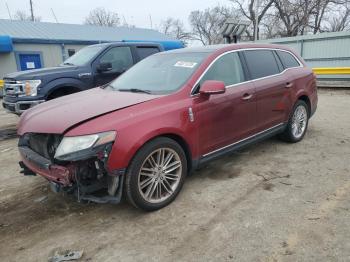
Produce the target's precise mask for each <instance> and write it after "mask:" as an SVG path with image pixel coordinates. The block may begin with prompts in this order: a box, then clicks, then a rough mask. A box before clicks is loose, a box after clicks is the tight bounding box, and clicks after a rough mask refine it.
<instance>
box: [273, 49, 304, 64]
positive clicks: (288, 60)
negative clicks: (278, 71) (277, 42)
mask: <svg viewBox="0 0 350 262" xmlns="http://www.w3.org/2000/svg"><path fill="white" fill-rule="evenodd" d="M277 54H278V56H279V58H280V59H281V61H282V64H283V66H284V68H291V67H297V66H300V65H299V62H298V61H297V60H296V59H295V57H294V56H292V55H291V54H290V53H288V52H284V51H277Z"/></svg>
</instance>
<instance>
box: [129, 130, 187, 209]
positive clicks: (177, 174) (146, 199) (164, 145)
mask: <svg viewBox="0 0 350 262" xmlns="http://www.w3.org/2000/svg"><path fill="white" fill-rule="evenodd" d="M186 173H187V160H186V156H185V153H184V151H183V149H182V148H181V146H180V145H179V144H178V143H176V142H175V141H174V140H172V139H169V138H166V137H160V138H156V139H154V140H152V141H151V142H149V143H147V144H146V145H145V146H143V147H142V148H141V149H140V150H139V151H138V152H137V153H136V155H135V157H134V158H133V160H132V162H131V164H130V166H129V168H128V171H127V174H126V181H125V191H126V194H127V198H128V200H129V202H131V203H132V204H133V205H134V206H136V207H138V208H141V209H144V210H146V211H153V210H157V209H160V208H163V207H165V206H166V205H168V204H169V203H171V202H172V201H173V200H174V199H175V198H176V196H177V194H178V193H179V192H180V190H181V188H182V185H183V183H184V179H185V177H186Z"/></svg>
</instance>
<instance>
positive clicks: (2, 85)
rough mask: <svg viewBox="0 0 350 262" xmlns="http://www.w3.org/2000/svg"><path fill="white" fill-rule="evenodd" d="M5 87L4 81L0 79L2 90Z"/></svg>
mask: <svg viewBox="0 0 350 262" xmlns="http://www.w3.org/2000/svg"><path fill="white" fill-rule="evenodd" d="M3 87H4V80H1V79H0V89H1V88H3Z"/></svg>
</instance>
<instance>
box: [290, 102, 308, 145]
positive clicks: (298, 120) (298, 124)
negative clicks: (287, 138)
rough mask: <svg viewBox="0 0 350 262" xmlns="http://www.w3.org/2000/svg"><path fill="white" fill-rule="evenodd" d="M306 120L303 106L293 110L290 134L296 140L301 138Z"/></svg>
mask: <svg viewBox="0 0 350 262" xmlns="http://www.w3.org/2000/svg"><path fill="white" fill-rule="evenodd" d="M307 120H308V116H307V111H306V108H305V107H304V106H303V105H299V106H298V107H297V108H296V109H295V111H294V114H293V118H292V134H293V136H294V137H295V138H296V139H299V138H300V137H302V136H303V134H304V132H305V129H306V124H307Z"/></svg>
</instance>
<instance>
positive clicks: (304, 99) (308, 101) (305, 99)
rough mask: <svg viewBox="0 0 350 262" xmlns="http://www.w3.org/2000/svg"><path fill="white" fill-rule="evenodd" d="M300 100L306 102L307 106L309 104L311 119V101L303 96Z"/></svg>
mask: <svg viewBox="0 0 350 262" xmlns="http://www.w3.org/2000/svg"><path fill="white" fill-rule="evenodd" d="M298 100H302V101H304V102H305V103H306V104H307V107H308V114H309V117H310V114H311V103H310V99H309V98H308V97H307V96H306V95H302V96H300V97H299V98H298Z"/></svg>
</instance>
